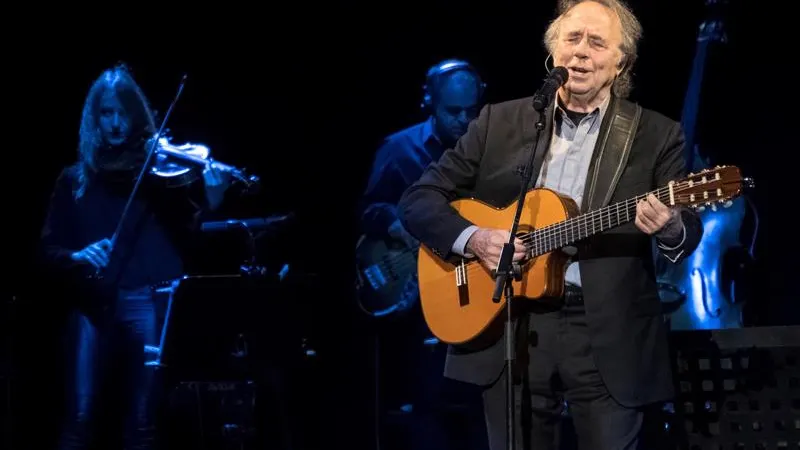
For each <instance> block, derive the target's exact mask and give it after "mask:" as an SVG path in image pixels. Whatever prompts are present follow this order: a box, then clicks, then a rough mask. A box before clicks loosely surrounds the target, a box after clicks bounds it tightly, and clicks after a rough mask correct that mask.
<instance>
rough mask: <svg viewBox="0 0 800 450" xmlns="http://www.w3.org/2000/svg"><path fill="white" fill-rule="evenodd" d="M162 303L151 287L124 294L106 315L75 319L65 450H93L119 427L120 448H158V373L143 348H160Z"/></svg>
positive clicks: (62, 444)
mask: <svg viewBox="0 0 800 450" xmlns="http://www.w3.org/2000/svg"><path fill="white" fill-rule="evenodd" d="M160 297H164V294H158V293H155V292H153V291H151V289H150V288H149V287H146V288H142V289H138V290H133V291H121V292H120V293H119V296H118V297H117V301H116V303H115V304H114V305H113V306H112V307H109V308H108V309H107V310H105V311H104V312H102V313H98V314H89V315H87V314H83V313H76V314H75V316H74V317H73V323H72V324H71V325H72V326H71V327H70V328H71V331H72V333H71V336H70V337H71V340H70V346H71V347H72V348H71V349H70V351H71V352H72V353H71V355H70V360H69V361H68V367H69V369H70V370H69V372H70V373H69V376H68V379H69V381H70V384H69V389H68V397H67V401H68V404H67V407H68V408H67V415H66V417H65V422H64V430H63V432H62V436H61V442H60V448H61V449H63V450H66V449H89V448H93V447H94V446H95V445H97V444H96V442H100V441H106V440H107V439H109V435H112V436H113V435H114V433H108V430H113V429H115V428H117V427H120V426H121V427H122V433H121V434H122V448H124V449H126V450H133V449H152V448H155V447H154V440H155V419H154V418H155V414H154V413H155V411H156V407H157V404H156V403H157V401H158V395H157V394H158V391H159V389H158V386H157V383H156V377H157V373H156V369H155V367H152V366H148V365H147V363H148V361H149V360H153V359H155V358H156V356H157V355H156V354H154V353H150V352H146V351H145V346H158V344H159V337H160V331H161V329H160V323H159V322H160V320H159V317H160V316H161V314H157V312H158V311H159V309H160V308H162V307H163V305H165V304H166V301H167V299H163V301H162V299H161V298H160ZM73 339H74V340H73ZM100 438H102V439H100ZM115 441H118V440H115ZM103 443H104V444H105V445H102V446H101V448H112V449H113V448H119V445H118V443H117V442H110V443H105V442H103Z"/></svg>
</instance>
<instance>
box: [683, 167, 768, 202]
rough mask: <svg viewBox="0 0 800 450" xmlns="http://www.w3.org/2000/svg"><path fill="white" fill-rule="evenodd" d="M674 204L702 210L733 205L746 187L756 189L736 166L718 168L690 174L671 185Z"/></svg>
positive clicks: (751, 181)
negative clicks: (734, 200)
mask: <svg viewBox="0 0 800 450" xmlns="http://www.w3.org/2000/svg"><path fill="white" fill-rule="evenodd" d="M670 185H671V187H672V199H674V200H673V201H674V204H676V205H683V206H688V207H690V208H698V209H702V208H704V207H706V206H707V207H710V208H711V209H714V210H716V208H717V205H719V204H721V205H722V206H723V207H726V208H727V207H728V206H730V205H731V203H732V201H733V199H735V198H736V197H738V196H739V195H741V194H742V189H743V188H744V187H754V183H753V180H751V179H749V178H744V177H742V174H741V171H740V170H739V168H738V167H736V166H717V167H714V168H711V169H704V170H701V171H700V172H697V173H690V174H689V176H687V177H686V178H684V179H682V180H679V181H674V182H672V183H670Z"/></svg>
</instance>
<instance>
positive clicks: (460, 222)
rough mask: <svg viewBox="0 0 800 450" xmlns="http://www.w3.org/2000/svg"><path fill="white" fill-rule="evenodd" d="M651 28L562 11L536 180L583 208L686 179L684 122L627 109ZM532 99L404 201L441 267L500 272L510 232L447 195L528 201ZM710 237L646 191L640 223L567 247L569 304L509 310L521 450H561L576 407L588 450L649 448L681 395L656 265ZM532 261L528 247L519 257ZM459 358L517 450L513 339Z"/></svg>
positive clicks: (511, 108) (494, 112) (493, 116)
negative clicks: (509, 387)
mask: <svg viewBox="0 0 800 450" xmlns="http://www.w3.org/2000/svg"><path fill="white" fill-rule="evenodd" d="M640 35H641V25H640V24H639V22H638V20H637V19H636V17H635V16H634V15H633V14H632V13H631V11H630V10H629V9H628V8H627V7H626V6H625V5H624V4H623V3H622V2H620V1H618V0H583V1H581V0H572V1H563V2H560V8H559V15H558V16H557V17H556V18H555V19H554V20H553V21H552V22H551V24H550V25H549V27H548V28H547V31H546V33H545V35H544V45H545V47H546V49H547V51H548V53H549V55H548V59H550V58H552V61H553V65H554V66H556V67H559V66H560V67H564V68H566V69H567V71H568V80H567V81H566V83H564V84H563V85H562V86H561V87H560V88H559V89H558V90H557V92H555V93H554V94H553V95H552V96H551V97H550V98H551V99H552V101H550V102H549V104H547V105H546V108H544V109H543V112H544V114H545V124H546V125H545V128H544V130H543V131H542V132H541V142H540V143H539V146H538V148H539V149H540V150H539V151H541V152H543V155H544V156H543V158H540V159H538V161H539V163H538V164H537V163H534V166H533V169H532V170H533V177H532V181H533V183H532V184H533V186H531V187H544V188H548V189H551V190H554V191H556V192H558V193H560V194H562V195H564V196H567V197H570V198H572V199H573V200H574V201H575V202H576V203H577V206H578V207H579V208H580V211H581V212H586V211H588V210H591V209H597V208H599V207H602V206H603V205H606V204H609V203H613V202H617V201H620V200H625V199H628V198H631V197H634V196H636V195H640V194H643V193H645V192H648V191H651V190H653V189H655V188H656V187H658V186H663V185H665V184H667V183H668V182H669V181H670V180H674V179H678V178H681V177H683V176H685V173H684V172H685V168H684V161H683V159H682V154H683V150H682V146H683V144H684V140H683V135H682V130H681V128H680V125H679V124H678V123H676V122H674V121H672V120H670V119H669V118H667V117H665V116H663V115H661V114H659V113H657V112H654V111H650V110H647V109H643V108H639V107H638V105H635V104H634V103H632V102H629V101H628V100H626V98H627V95H628V93H629V91H630V89H631V68H632V66H633V64H634V62H635V60H636V48H637V41H638V39H639V37H640ZM562 81H563V80H562ZM533 103H534V102H533V98H532V97H529V98H522V99H518V100H513V101H508V102H504V103H500V104H493V105H487V106H485V107H484V108H483V109H482V110H481V112H480V115H479V116H478V118H477V119H476V120H474V121H473V122H472V123H471V124H470V126H469V129H468V131H467V133H466V134H465V135H464V136H463V137H462V138H461V139H460V140H459V141H458V143H457V144H456V145H455V146H454V147H453V148H451V149H448V150H447V151H446V152H445V153H444V154H443V156H442V157H441V159H440V160H439V161H438V162H434V163H433V164H431V165H430V166H429V167H428V168H427V170H426V171H425V173H424V174H423V175H422V177H421V178H420V179H419V181H417V182H416V183H415V184H414V185H412V186H411V187H410V188H409V189H408V190H407V191H406V192H405V194H404V195H403V198H402V200H401V202H400V207H399V215H400V218H401V221H402V224H403V226H404V227H405V228H406V229H407V230H408V232H409V233H411V234H412V235H413V236H414V237H415V238H417V239H419V240H420V241H421V242H422V243H423V244H425V245H426V246H428V247H430V248H431V249H432V250H433V251H434V252H435V253H436V254H438V255H440V256H442V257H443V258H447V257H450V256H455V255H462V256H463V255H466V256H475V257H477V258H478V259H479V260H480V261H481V262H482V263H483V264H484V265H486V266H488V267H491V268H494V267H496V266H497V263H498V260H499V256H500V251H501V248H502V245H503V243H505V242H507V241H508V232H507V229H486V228H478V227H476V226H475V225H474V224H473V223H471V222H469V221H467V220H465V219H464V218H463V217H461V216H460V215H459V214H458V213H457V212H456V211H455V210H454V209H453V208H451V207H450V206H449V202H450V201H452V200H453V199H455V198H458V197H474V198H476V199H479V200H481V201H484V202H486V203H489V204H491V205H494V206H497V207H504V206H506V205H509V204H512V203H513V202H514V201H515V200H516V199H517V197H518V195H519V190H520V183H521V181H522V178H521V177H520V175H519V170H518V168H519V167H520V166H521V165H525V164H527V163H528V161H529V159H530V153H529V152H530V151H531V146H532V144H533V143H534V142H533V140H534V138H535V136H536V129H535V126H534V124H535V123H536V121H537V119H538V117H539V112H537V111H536V110H535V109H534V106H533ZM612 125H613V126H612ZM629 135H630V136H631V137H632V139H627V137H628V136H629ZM510 225H511V224H510V223H509V227H510ZM701 236H702V224H701V222H700V221H699V219H698V217H697V216H696V215H694V214H693V213H692V212H690V211H688V210H683V211H682V210H680V209H677V208H670V207H667V206H665V205H664V204H663V203H661V202H660V201H659V200H657V199H656V198H655V197H653V196H649V197H648V198H647V199H646V200H642V201H641V202H639V204H638V205H637V207H636V218H635V221H633V222H631V223H628V224H627V225H623V226H621V227H618V228H615V229H612V230H606V231H604V232H601V233H598V234H596V235H595V236H593V237H591V238H588V239H586V240H584V241H582V242H579V243H578V244H577V246H576V247H577V248H573V249H564V251H565V252H567V254H569V255H570V262H569V264H568V265H567V269H566V274H565V280H566V287H565V294H564V296H563V297H562V298H558V299H542V300H541V301H539V300H537V301H527V302H519V303H514V305H515V308H516V313H518V314H519V317H518V319H517V320H516V321H515V330H516V334H515V339H516V346H515V347H516V348H515V351H516V361H515V363H516V366H515V369H516V370H515V373H514V374H513V375H514V376H513V377H512V379H513V380H514V383H515V385H516V394H515V397H516V400H517V407H518V408H519V405H520V403H521V404H522V406H523V407H524V409H521V410H520V409H518V410H517V413H516V418H517V423H516V428H515V430H516V431H515V437H516V446H515V448H521V444H522V443H523V442H526V441H529V443H530V448H534V449H537V450H544V449H556V448H558V447H557V442H556V441H557V438H556V436H557V435H558V433H556V427H555V424H556V423H557V419H558V417H559V416H560V415H561V413H562V409H563V406H564V405H565V403H566V405H568V408H569V413H570V414H571V416H572V417H573V419H574V424H575V428H576V430H577V433H578V439H579V443H580V448H583V449H593V450H606V449H607V450H612V449H613V450H619V449H634V448H641V446H643V445H645V444H643V442H642V441H643V439H642V436H643V433H642V431H643V428H644V427H643V423H644V419H645V413H646V412H648V411H650V410H652V409H654V407H657V406H659V402H663V401H665V400H667V399H669V398H670V396H671V395H672V394H673V392H672V381H671V374H670V367H669V355H668V350H667V342H666V333H665V329H664V326H663V324H662V319H661V315H660V312H661V308H660V307H661V305H660V301H659V297H658V293H657V289H656V281H655V277H654V271H653V265H654V256H657V257H659V258H667V259H668V260H669V261H671V262H673V263H677V262H680V261H681V260H682V258H685V257H686V256H687V255H689V254H690V253H691V252H692V251H694V249H695V248H696V246H697V245H698V243H699V241H700V238H701ZM654 251H656V252H658V255H654V254H653V253H654ZM526 253H527V252H526V248H525V246H524V245H523V243H522V242H521V241H520V240H519V239H517V240H516V252H515V254H514V259H515V260H517V261H518V260H521V259H523V258H525V257H526ZM504 318H505V313H504V314H503V315H502V318H501V319H504ZM448 353H449V354H448V359H447V364H446V367H445V375H446V376H448V377H451V378H454V379H457V380H461V381H465V382H468V383H474V384H478V385H482V386H485V390H484V408H485V413H486V414H485V415H486V421H487V427H488V432H489V440H490V447H491V449H492V450H501V449H503V448H506V422H505V419H506V390H505V378H506V377H507V376H508V374H506V373H505V369H504V367H505V358H504V339H502V338H501V339H498V340H496V341H495V343H494V344H492V345H490V346H488V347H485V348H483V349H481V350H478V351H476V350H474V349H466V348H458V347H451V348H450V350H449V352H448Z"/></svg>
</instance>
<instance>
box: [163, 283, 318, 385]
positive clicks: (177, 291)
mask: <svg viewBox="0 0 800 450" xmlns="http://www.w3.org/2000/svg"><path fill="white" fill-rule="evenodd" d="M279 284H280V279H279V278H273V277H247V276H244V275H238V274H236V275H199V276H186V277H183V278H181V279H178V280H175V281H173V282H172V284H171V285H170V286H166V287H164V288H163V289H162V290H163V291H165V292H168V293H169V300H168V304H167V307H166V312H165V317H164V321H163V326H162V331H161V339H160V343H159V348H158V349H157V350H156V351H157V353H158V357H157V359H156V361H155V362H154V363H153V365H155V366H157V367H159V368H161V369H163V370H165V371H166V372H168V373H169V378H171V379H175V378H177V379H181V380H232V379H246V378H247V377H248V376H249V375H250V373H249V372H250V363H251V362H252V361H253V360H254V358H255V359H258V360H259V362H262V361H263V360H265V359H266V360H275V358H279V357H280V356H282V355H283V354H285V353H287V352H291V351H292V349H297V351H300V350H299V348H300V345H301V339H302V338H301V337H300V334H299V331H298V327H297V326H296V324H292V323H290V322H291V321H290V320H287V318H288V317H291V316H290V315H289V312H288V309H287V308H288V306H287V302H285V301H282V300H283V299H282V298H276V297H283V296H282V295H281V289H282V288H281V287H280V286H279ZM295 334H297V339H294V340H296V341H297V342H293V341H294V340H293V339H292V337H293V336H294V335H295ZM255 354H257V356H255Z"/></svg>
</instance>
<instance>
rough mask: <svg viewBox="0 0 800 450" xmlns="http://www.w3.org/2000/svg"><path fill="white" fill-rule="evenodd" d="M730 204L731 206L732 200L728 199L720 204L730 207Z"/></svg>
mask: <svg viewBox="0 0 800 450" xmlns="http://www.w3.org/2000/svg"><path fill="white" fill-rule="evenodd" d="M731 206H733V201H732V200H728V201H726V202H725V203H723V204H722V207H723V208H730V207H731Z"/></svg>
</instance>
